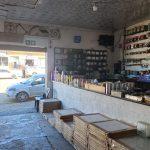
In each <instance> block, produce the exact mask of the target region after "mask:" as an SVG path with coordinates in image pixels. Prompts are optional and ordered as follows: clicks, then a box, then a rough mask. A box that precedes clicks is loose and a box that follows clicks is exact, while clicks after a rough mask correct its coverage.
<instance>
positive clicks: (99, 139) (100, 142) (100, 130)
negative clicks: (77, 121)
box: [88, 120, 137, 150]
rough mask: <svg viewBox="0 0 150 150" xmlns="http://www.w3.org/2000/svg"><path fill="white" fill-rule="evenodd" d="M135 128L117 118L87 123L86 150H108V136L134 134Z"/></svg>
mask: <svg viewBox="0 0 150 150" xmlns="http://www.w3.org/2000/svg"><path fill="white" fill-rule="evenodd" d="M136 132H137V131H136V128H135V127H133V126H130V125H128V124H125V123H123V122H120V121H117V120H110V121H106V122H98V123H92V124H90V125H89V138H88V150H109V138H110V137H111V138H119V137H126V136H130V135H135V134H136Z"/></svg>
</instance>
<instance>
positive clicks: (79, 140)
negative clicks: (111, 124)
mask: <svg viewBox="0 0 150 150" xmlns="http://www.w3.org/2000/svg"><path fill="white" fill-rule="evenodd" d="M108 120H110V118H108V117H106V116H104V115H101V114H86V115H81V116H74V135H73V139H74V141H73V142H74V147H75V148H76V149H77V150H85V149H87V145H88V126H89V124H90V123H93V122H101V121H108Z"/></svg>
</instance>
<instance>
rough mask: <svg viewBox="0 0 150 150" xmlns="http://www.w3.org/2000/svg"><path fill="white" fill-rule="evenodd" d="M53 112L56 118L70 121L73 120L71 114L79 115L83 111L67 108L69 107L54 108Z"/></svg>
mask: <svg viewBox="0 0 150 150" xmlns="http://www.w3.org/2000/svg"><path fill="white" fill-rule="evenodd" d="M53 114H54V116H55V118H57V119H62V120H63V121H65V122H70V121H73V115H81V114H83V113H82V112H81V111H79V110H77V109H74V108H69V109H60V110H54V111H53Z"/></svg>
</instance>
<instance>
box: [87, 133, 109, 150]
mask: <svg viewBox="0 0 150 150" xmlns="http://www.w3.org/2000/svg"><path fill="white" fill-rule="evenodd" d="M88 141H89V144H88V150H108V145H107V142H100V141H99V140H98V139H97V138H96V137H94V136H93V135H91V134H89V138H88Z"/></svg>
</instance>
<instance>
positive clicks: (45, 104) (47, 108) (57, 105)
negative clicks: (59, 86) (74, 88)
mask: <svg viewBox="0 0 150 150" xmlns="http://www.w3.org/2000/svg"><path fill="white" fill-rule="evenodd" d="M56 109H61V101H58V100H55V99H45V100H41V101H40V103H39V111H40V113H50V112H53V110H56Z"/></svg>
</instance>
